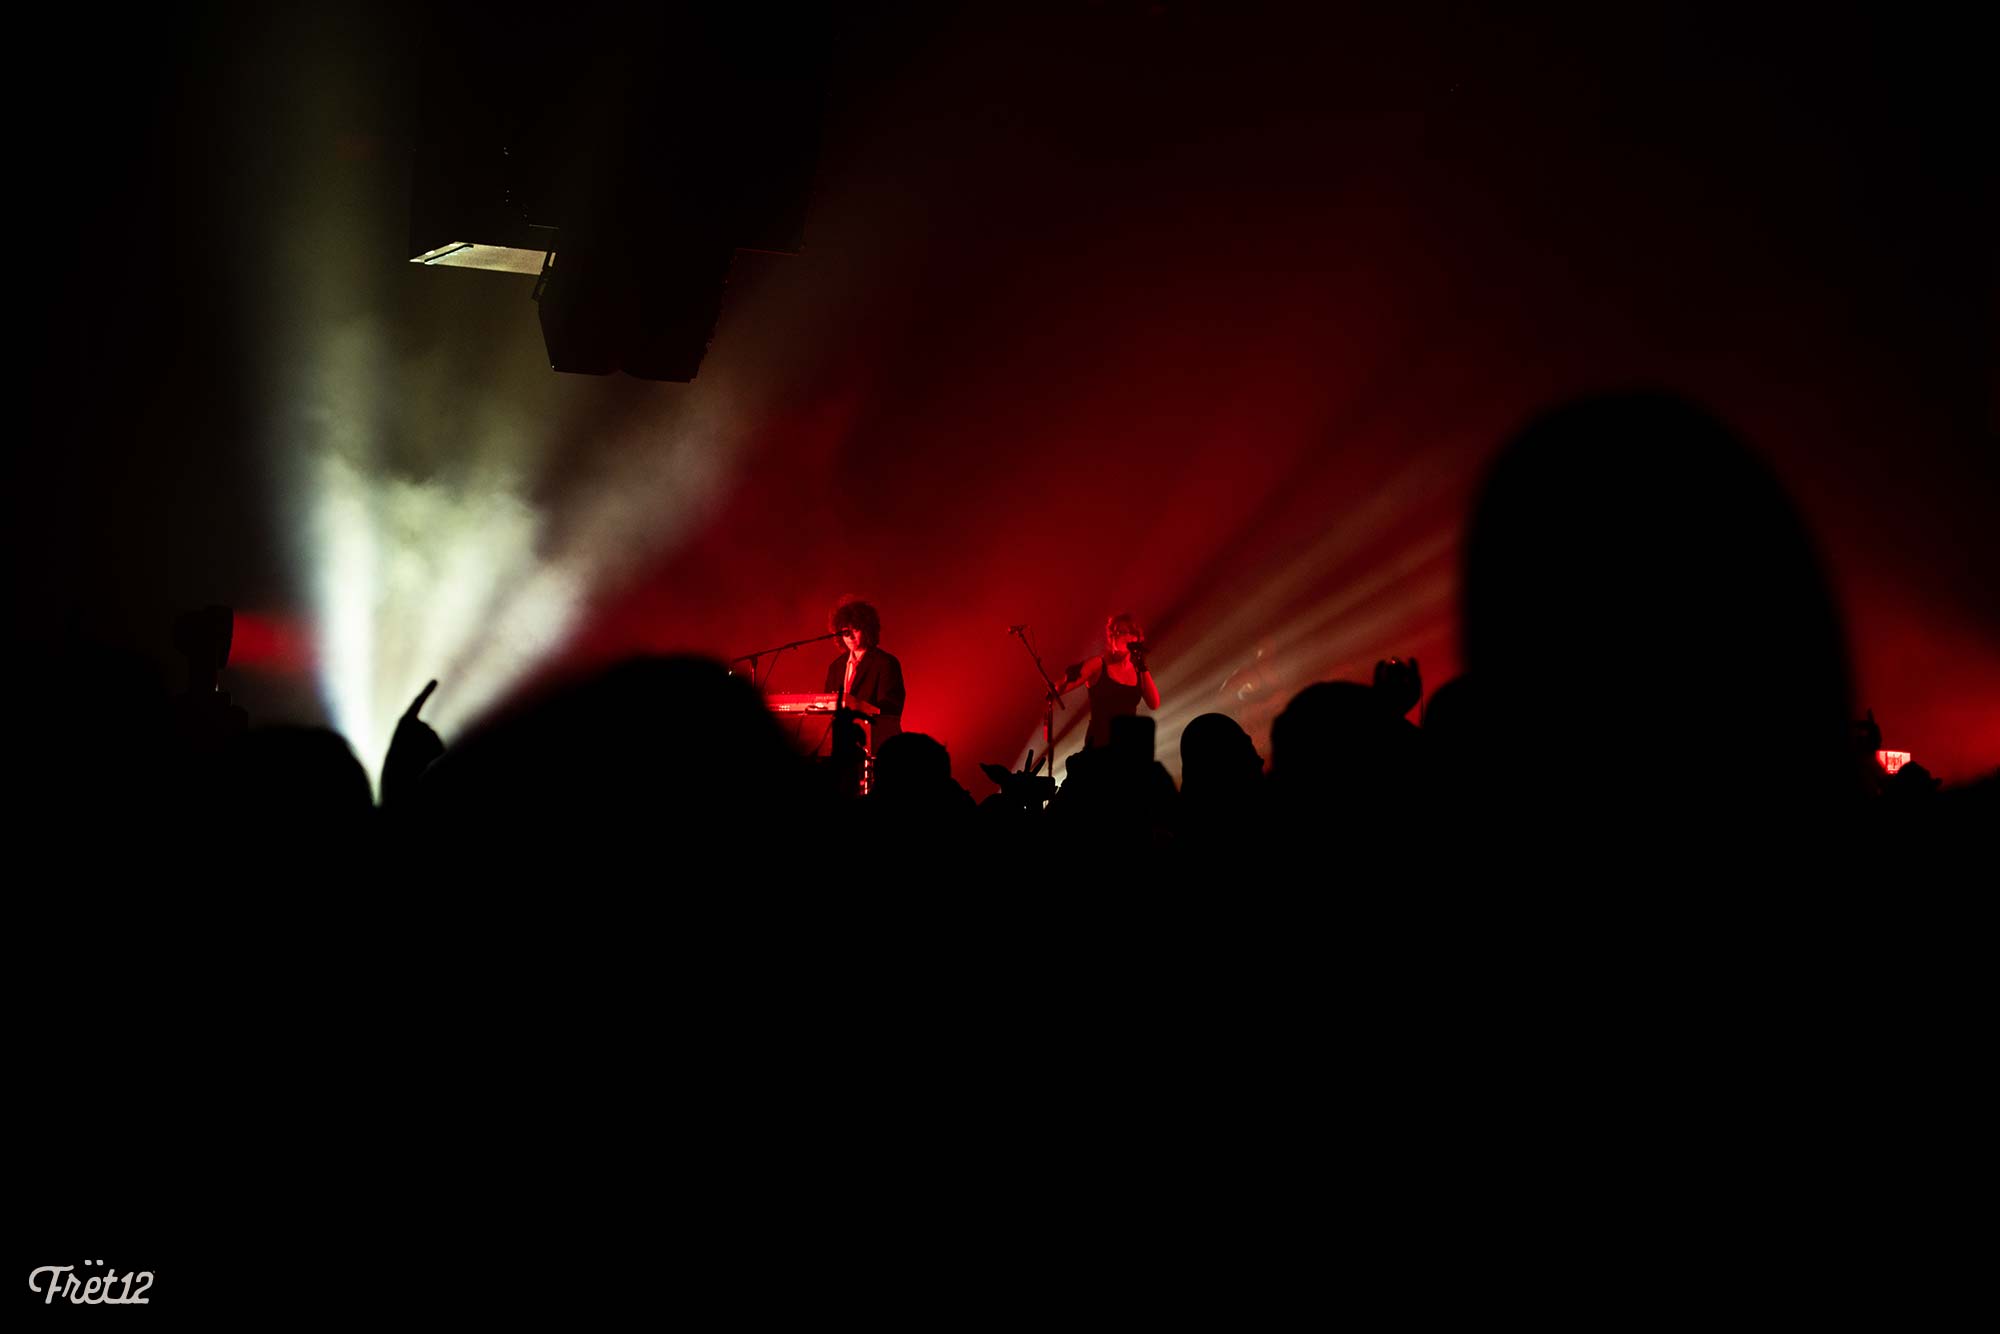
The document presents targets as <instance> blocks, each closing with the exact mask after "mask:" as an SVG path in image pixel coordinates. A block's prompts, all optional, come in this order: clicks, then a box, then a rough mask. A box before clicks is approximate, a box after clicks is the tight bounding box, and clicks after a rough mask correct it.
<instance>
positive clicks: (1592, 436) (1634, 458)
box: [1463, 392, 1848, 799]
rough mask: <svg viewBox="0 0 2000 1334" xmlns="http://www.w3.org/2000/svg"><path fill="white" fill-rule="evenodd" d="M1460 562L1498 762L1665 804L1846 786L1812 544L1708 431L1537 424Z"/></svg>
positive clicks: (1660, 417) (1833, 624) (1626, 401)
mask: <svg viewBox="0 0 2000 1334" xmlns="http://www.w3.org/2000/svg"><path fill="white" fill-rule="evenodd" d="M1464 561H1465V567H1464V595H1463V608H1464V636H1463V642H1464V649H1465V660H1466V668H1467V673H1468V675H1470V676H1472V677H1473V678H1474V679H1476V680H1477V681H1478V682H1479V687H1480V703H1481V706H1482V708H1481V712H1482V715H1483V721H1486V722H1490V723H1492V724H1493V735H1492V736H1491V738H1490V740H1489V743H1488V744H1489V747H1490V748H1491V749H1492V750H1493V751H1494V752H1495V754H1494V756H1493V758H1496V759H1497V758H1499V757H1500V756H1501V755H1505V754H1519V753H1525V752H1528V751H1533V752H1535V753H1538V754H1540V755H1542V756H1543V757H1544V758H1545V759H1546V760H1547V761H1548V762H1551V763H1557V764H1562V765H1566V766H1575V767H1578V768H1579V769H1580V771H1581V772H1583V773H1587V774H1592V775H1595V776H1596V777H1597V778H1598V779H1599V780H1607V779H1611V778H1612V777H1613V775H1616V777H1617V783H1616V784H1615V785H1614V786H1615V789H1616V790H1619V791H1624V792H1629V791H1631V790H1632V788H1633V787H1635V786H1636V787H1637V788H1640V789H1643V790H1645V791H1646V792H1647V793H1648V795H1649V797H1650V798H1652V799H1658V798H1661V797H1662V796H1666V797H1669V798H1671V797H1672V795H1673V794H1678V793H1683V792H1687V791H1690V790H1693V789H1696V788H1704V787H1707V786H1708V783H1707V781H1706V780H1707V776H1708V775H1709V774H1710V773H1712V772H1715V771H1716V770H1717V769H1719V768H1721V767H1724V766H1727V767H1728V768H1731V769H1735V770H1740V771H1742V773H1741V776H1740V777H1738V778H1734V779H1732V787H1733V788H1734V789H1736V790H1738V791H1741V792H1744V793H1745V794H1746V797H1748V798H1749V799H1755V795H1754V794H1757V793H1765V794H1768V793H1770V792H1773V791H1778V792H1788V793H1789V792H1803V791H1804V790H1805V789H1811V790H1812V791H1813V792H1814V793H1824V792H1825V790H1826V788H1827V785H1828V783H1829V782H1838V781H1840V779H1841V777H1842V776H1843V775H1844V774H1845V772H1846V763H1845V755H1844V747H1845V743H1846V735H1847V727H1848V707H1847V688H1846V687H1847V676H1846V667H1845V652H1844V645H1843V643H1842V637H1841V632H1840V626H1839V620H1838V617H1837V615H1836V613H1835V610H1834V606H1833V602H1832V599H1831V597H1830V595H1829V593H1828V591H1827V588H1826V585H1825V582H1824V580H1823V579H1822V578H1821V574H1820V570H1819V565H1818V562H1817V559H1816V558H1815V556H1814V553H1813V548H1812V544H1811V542H1810V541H1809V540H1808V538H1807V535H1806V532H1805V529H1804V527H1803V525H1802V524H1801V522H1800V520H1799V517H1798V515H1797V514H1796V513H1795V512H1794V510H1793V507H1792V505H1791V503H1790V501H1789V500H1788V499H1787V498H1786V496H1785V493H1784V491H1783V489H1782V488H1781V487H1780V486H1779V485H1778V482H1777V480H1776V479H1775V478H1774V477H1773V476H1772V474H1771V472H1770V470H1769V469H1768V468H1766V467H1765V466H1764V464H1763V463H1762V462H1761V461H1760V460H1759V459H1758V458H1757V457H1756V456H1755V455H1754V454H1752V453H1751V451H1750V450H1749V449H1747V448H1746V447H1745V446H1744V445H1743V443H1742V442H1741V441H1739V440H1738V439H1737V438H1736V436H1735V435H1734V434H1732V433H1731V432H1730V431H1729V430H1728V428H1726V427H1725V426H1723V424H1722V423H1721V422H1719V421H1717V420H1716V419H1715V418H1714V417H1712V416H1710V415H1709V414H1708V413H1707V412H1705V411H1703V410H1702V409H1700V408H1698V407H1696V406H1694V405H1693V404H1691V403H1688V402H1687V401H1685V400H1683V399H1680V398H1677V397H1674V396H1672V395H1670V394H1665V393H1652V392H1642V393H1627V394H1617V395H1610V396H1605V397H1598V398H1589V399H1584V400H1581V401H1578V402H1575V403H1571V404H1568V405H1566V406H1563V407H1560V408H1557V409H1555V410H1554V411H1551V412H1549V413H1547V414H1545V415H1544V416H1542V417H1540V418H1538V419H1536V420H1535V421H1534V422H1532V423H1531V424H1530V425H1529V426H1528V427H1527V429H1526V430H1524V431H1523V432H1522V433H1521V434H1520V435H1519V436H1517V437H1516V438H1515V439H1514V440H1513V441H1512V442H1511V443H1509V444H1508V446H1507V447H1506V449H1505V450H1503V451H1502V453H1501V455H1500V457H1499V459H1498V460H1497V462H1496V463H1495V464H1494V465H1493V467H1492V469H1491V470H1490V472H1489V473H1488V475H1487V478H1486V481H1485V484H1484V487H1483V489H1482V491H1481V494H1480V497H1479V500H1478V503H1477V506H1476V508H1475V510H1474V513H1473V516H1472V522H1471V525H1470V530H1469V532H1468V534H1467V539H1466V543H1465V549H1464ZM1606 790H1613V789H1611V788H1607V789H1606Z"/></svg>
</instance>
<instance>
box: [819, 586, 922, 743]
mask: <svg viewBox="0 0 2000 1334" xmlns="http://www.w3.org/2000/svg"><path fill="white" fill-rule="evenodd" d="M828 628H829V629H831V630H832V631H833V632H834V633H835V634H837V635H839V636H840V644H841V647H842V648H843V649H845V650H846V652H844V653H842V654H841V655H840V656H839V657H837V658H835V659H834V660H833V661H832V662H830V663H828V664H827V665H826V693H827V694H829V695H831V694H834V693H836V692H839V693H842V694H845V695H846V696H847V698H849V699H851V700H858V701H860V702H861V703H863V704H872V705H874V706H875V707H876V708H877V709H879V710H881V712H880V713H873V714H869V715H868V736H869V744H870V746H871V747H872V748H876V749H879V748H880V747H881V745H882V743H883V742H884V741H886V740H888V739H889V738H890V737H892V736H894V735H896V734H897V733H898V732H900V731H902V730H903V664H902V663H900V662H898V661H896V659H895V658H894V656H892V655H891V654H888V653H885V652H883V651H882V650H881V649H880V648H878V647H877V645H878V644H879V643H880V642H881V639H882V617H881V616H880V615H879V614H878V613H877V612H876V610H875V609H874V608H873V607H871V606H869V605H868V604H867V603H866V602H857V601H852V600H849V601H844V602H842V603H841V604H840V605H839V606H837V607H835V608H834V609H833V619H832V621H831V622H830V624H829V626H828Z"/></svg>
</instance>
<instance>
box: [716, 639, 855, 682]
mask: <svg viewBox="0 0 2000 1334" xmlns="http://www.w3.org/2000/svg"><path fill="white" fill-rule="evenodd" d="M838 638H840V636H839V635H838V634H824V635H814V636H813V637H812V638H811V639H794V640H793V641H792V642H791V643H789V644H780V645H778V646H777V647H776V648H760V649H758V650H757V651H756V652H755V653H746V654H744V655H743V656H742V657H740V658H731V659H730V660H729V666H730V667H732V668H733V667H735V666H736V664H737V663H739V662H747V663H749V664H750V684H751V685H753V686H754V685H756V684H757V660H758V659H759V658H775V657H776V656H777V655H778V654H780V653H783V652H784V651H785V650H786V649H788V648H803V647H804V646H805V645H807V644H817V643H819V642H820V641H821V640H824V639H838ZM771 670H772V671H774V672H775V671H777V670H778V664H777V663H776V662H773V663H772V664H771ZM729 674H730V675H731V676H734V675H736V673H735V672H734V671H732V672H730V673H729ZM843 684H844V683H843Z"/></svg>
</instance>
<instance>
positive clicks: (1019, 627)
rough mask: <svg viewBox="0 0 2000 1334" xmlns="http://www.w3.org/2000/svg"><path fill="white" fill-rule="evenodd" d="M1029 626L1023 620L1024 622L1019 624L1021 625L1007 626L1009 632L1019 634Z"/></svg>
mask: <svg viewBox="0 0 2000 1334" xmlns="http://www.w3.org/2000/svg"><path fill="white" fill-rule="evenodd" d="M1027 628H1028V623H1027V622H1026V621H1023V622H1022V623H1021V624H1019V625H1010V626H1008V627H1007V633H1008V634H1010V635H1018V634H1020V633H1021V632H1022V631H1023V630H1025V629H1027Z"/></svg>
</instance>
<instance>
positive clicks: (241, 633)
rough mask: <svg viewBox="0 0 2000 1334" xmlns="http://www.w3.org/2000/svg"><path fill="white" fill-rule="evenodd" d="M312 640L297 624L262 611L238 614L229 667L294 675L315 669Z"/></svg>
mask: <svg viewBox="0 0 2000 1334" xmlns="http://www.w3.org/2000/svg"><path fill="white" fill-rule="evenodd" d="M312 660H313V653H312V640H311V638H310V636H309V635H308V634H307V633H306V631H305V628H304V627H303V626H301V625H299V624H298V622H296V621H292V620H288V619H286V618H284V617H281V616H269V615H264V614H261V613H258V612H251V611H239V612H237V613H236V625H235V632H234V634H232V635H231V637H230V641H229V665H230V666H231V667H238V668H242V669H243V670H245V671H252V672H273V673H284V674H288V675H289V674H293V673H297V672H304V671H308V670H310V669H311V667H312Z"/></svg>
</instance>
